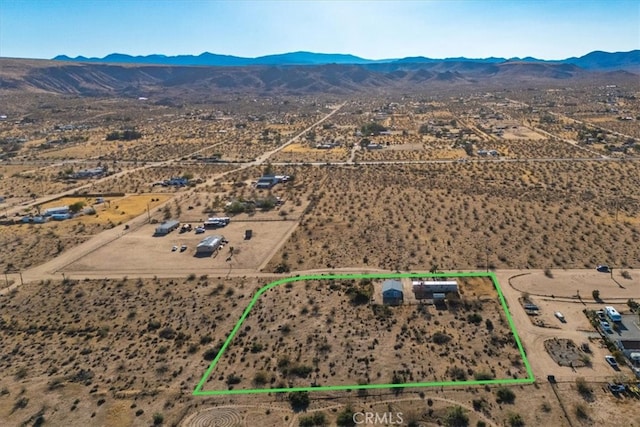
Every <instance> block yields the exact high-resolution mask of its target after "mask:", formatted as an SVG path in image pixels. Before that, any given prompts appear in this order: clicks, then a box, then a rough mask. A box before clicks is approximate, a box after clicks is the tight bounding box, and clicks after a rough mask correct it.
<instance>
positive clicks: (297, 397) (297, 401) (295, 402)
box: [289, 391, 311, 412]
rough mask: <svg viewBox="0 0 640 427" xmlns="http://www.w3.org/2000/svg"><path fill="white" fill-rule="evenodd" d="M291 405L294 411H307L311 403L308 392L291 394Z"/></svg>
mask: <svg viewBox="0 0 640 427" xmlns="http://www.w3.org/2000/svg"><path fill="white" fill-rule="evenodd" d="M289 403H290V404H291V408H292V409H293V410H294V411H296V412H297V411H303V410H305V409H307V408H308V407H309V404H310V403H311V400H310V399H309V393H307V392H306V391H294V392H293V393H289Z"/></svg>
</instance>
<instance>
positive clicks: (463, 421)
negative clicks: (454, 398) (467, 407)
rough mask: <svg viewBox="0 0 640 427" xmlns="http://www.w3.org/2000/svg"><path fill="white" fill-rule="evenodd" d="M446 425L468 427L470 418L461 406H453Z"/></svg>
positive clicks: (445, 421) (445, 418)
mask: <svg viewBox="0 0 640 427" xmlns="http://www.w3.org/2000/svg"><path fill="white" fill-rule="evenodd" d="M444 424H445V425H446V426H449V427H466V426H468V425H469V416H468V415H467V414H466V413H465V411H464V409H462V407H461V406H453V407H450V408H449V409H448V410H447V414H446V415H445V417H444Z"/></svg>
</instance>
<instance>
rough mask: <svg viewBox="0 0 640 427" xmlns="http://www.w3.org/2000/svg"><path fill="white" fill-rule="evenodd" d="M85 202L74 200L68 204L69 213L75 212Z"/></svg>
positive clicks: (80, 208) (79, 209)
mask: <svg viewBox="0 0 640 427" xmlns="http://www.w3.org/2000/svg"><path fill="white" fill-rule="evenodd" d="M84 205H85V203H84V202H83V201H79V202H75V203H72V204H70V205H69V211H71V213H74V214H77V213H78V212H80V211H81V210H82V208H84Z"/></svg>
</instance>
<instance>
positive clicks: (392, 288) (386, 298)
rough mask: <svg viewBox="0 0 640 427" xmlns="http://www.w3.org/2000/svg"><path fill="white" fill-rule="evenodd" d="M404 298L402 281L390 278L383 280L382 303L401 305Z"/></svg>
mask: <svg viewBox="0 0 640 427" xmlns="http://www.w3.org/2000/svg"><path fill="white" fill-rule="evenodd" d="M403 300H404V293H403V291H402V282H401V281H400V280H395V279H388V280H385V281H384V282H382V303H383V304H387V305H400V304H402V301H403Z"/></svg>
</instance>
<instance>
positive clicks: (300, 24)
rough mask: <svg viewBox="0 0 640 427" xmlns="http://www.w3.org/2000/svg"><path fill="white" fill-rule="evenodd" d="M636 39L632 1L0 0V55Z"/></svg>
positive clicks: (423, 50) (368, 50)
mask: <svg viewBox="0 0 640 427" xmlns="http://www.w3.org/2000/svg"><path fill="white" fill-rule="evenodd" d="M633 49H640V1H638V0H633V1H627V0H604V1H589V0H570V1H563V0H538V1H528V0H512V1H507V0H491V1H473V0H466V1H457V0H446V1H418V0H415V1H404V0H396V1H383V0H378V1H365V0H361V1H341V0H324V1H312V0H295V1H271V0H254V1H244V0H233V1H214V0H174V1H170V0H164V1H158V0H0V56H3V57H19V58H52V57H54V56H56V55H58V54H66V55H69V56H77V55H84V56H104V55H107V54H109V53H113V52H118V53H127V54H131V55H147V54H151V53H160V54H166V55H177V54H193V55H197V54H200V53H202V52H205V51H207V52H213V53H220V54H228V55H237V56H248V57H255V56H261V55H268V54H275V53H284V52H293V51H299V50H304V51H313V52H323V53H351V54H354V55H358V56H361V57H364V58H371V59H381V58H400V57H405V56H427V57H431V58H444V57H455V56H466V57H474V58H479V57H488V56H501V57H514V56H519V57H524V56H534V57H538V58H543V59H561V58H566V57H570V56H581V55H584V54H586V53H588V52H591V51H593V50H604V51H610V52H611V51H629V50H633Z"/></svg>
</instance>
